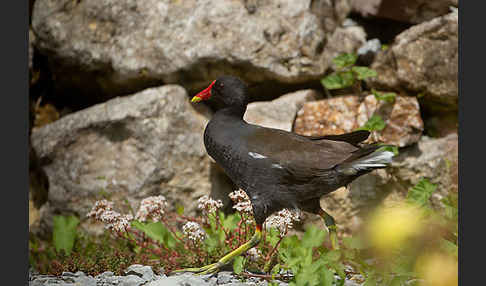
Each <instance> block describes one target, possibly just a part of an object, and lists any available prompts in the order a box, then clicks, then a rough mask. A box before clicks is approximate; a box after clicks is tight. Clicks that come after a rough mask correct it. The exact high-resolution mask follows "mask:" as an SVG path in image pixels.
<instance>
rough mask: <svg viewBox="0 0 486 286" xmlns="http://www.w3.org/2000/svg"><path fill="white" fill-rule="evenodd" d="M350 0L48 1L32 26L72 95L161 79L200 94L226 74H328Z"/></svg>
mask: <svg viewBox="0 0 486 286" xmlns="http://www.w3.org/2000/svg"><path fill="white" fill-rule="evenodd" d="M341 2H342V3H344V4H343V5H337V6H336V8H335V7H334V6H333V4H332V3H331V2H330V1H324V0H322V1H310V0H301V1H291V0H267V1H227V0H211V1H210V0H204V1H194V0H190V1H169V0H165V1H160V0H145V1H131V0H116V1H115V0H84V1H70V0H55V1H54V0H38V1H36V3H35V6H34V12H33V20H32V27H33V30H34V32H35V34H36V47H37V48H38V49H39V51H40V52H42V53H44V54H46V55H48V56H49V60H50V64H51V68H52V70H53V72H54V73H55V76H56V83H57V87H58V88H60V89H68V90H70V91H71V92H72V94H74V93H82V94H83V95H85V96H88V95H90V94H92V95H91V96H96V97H100V96H103V95H104V96H105V97H106V96H107V97H110V96H114V95H120V94H127V93H130V92H134V91H137V90H139V89H142V88H145V87H147V86H154V85H160V84H161V83H177V84H180V85H182V86H184V87H185V88H186V89H187V90H188V91H189V93H192V92H194V91H196V90H198V89H200V88H203V87H205V86H206V85H207V84H208V83H209V82H210V81H211V80H214V79H215V78H216V77H218V76H219V75H221V74H234V75H237V76H239V77H241V78H242V79H244V80H245V81H247V82H248V83H250V84H251V83H262V82H264V81H273V82H276V83H281V84H294V83H304V82H307V81H309V80H318V79H320V78H321V77H322V76H323V74H324V73H325V71H326V70H327V68H328V66H329V65H330V59H331V58H332V57H329V56H326V55H325V54H326V53H325V52H324V48H325V47H326V45H327V44H328V43H329V44H333V45H338V46H339V45H340V44H339V41H337V42H336V41H334V40H333V39H334V38H336V36H334V37H331V35H332V32H333V30H332V29H333V27H337V26H339V23H338V21H339V20H340V19H342V18H343V17H344V16H345V15H346V14H347V12H346V11H347V10H346V8H345V6H346V5H345V3H346V1H344V0H343V1H339V3H341ZM343 7H344V8H343ZM334 9H340V11H335V10H334ZM341 10H343V11H341ZM323 15H335V17H331V18H330V17H328V18H326V19H325V21H324V19H321V18H320V17H323ZM329 21H331V22H332V23H330V22H329ZM323 22H326V23H327V24H326V23H323ZM340 33H342V31H341V32H340ZM337 36H339V35H337ZM340 38H342V37H338V39H340ZM363 41H364V39H363ZM361 44H362V43H359V45H357V46H356V47H352V49H353V50H355V49H357V48H358V47H359V46H360V45H361ZM346 49H347V48H346V47H344V48H342V50H341V52H350V51H348V50H346Z"/></svg>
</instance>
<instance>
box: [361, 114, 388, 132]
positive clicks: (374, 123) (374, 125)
mask: <svg viewBox="0 0 486 286" xmlns="http://www.w3.org/2000/svg"><path fill="white" fill-rule="evenodd" d="M385 127H386V123H385V121H383V119H382V118H381V116H379V115H373V116H371V117H370V119H368V121H367V122H366V123H365V124H364V125H363V126H362V127H361V128H358V130H368V131H381V130H383V129H384V128H385Z"/></svg>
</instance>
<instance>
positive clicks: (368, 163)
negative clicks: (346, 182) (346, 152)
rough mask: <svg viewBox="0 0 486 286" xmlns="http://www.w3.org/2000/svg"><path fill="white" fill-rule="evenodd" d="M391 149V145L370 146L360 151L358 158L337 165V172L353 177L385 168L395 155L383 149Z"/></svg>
mask: <svg viewBox="0 0 486 286" xmlns="http://www.w3.org/2000/svg"><path fill="white" fill-rule="evenodd" d="M386 146H389V147H392V146H391V145H384V146H378V145H371V146H370V147H369V148H367V149H365V150H362V152H364V154H363V153H361V152H360V153H361V154H360V155H361V156H359V155H358V154H357V155H358V156H359V157H356V156H353V157H354V158H350V159H348V160H347V161H346V162H344V163H342V164H340V165H338V171H340V172H343V173H345V174H348V175H355V174H358V173H361V174H362V173H367V172H369V171H372V170H374V169H380V168H385V167H386V166H388V164H390V163H391V162H392V158H393V156H395V153H393V152H392V151H389V150H386V149H384V148H383V147H386Z"/></svg>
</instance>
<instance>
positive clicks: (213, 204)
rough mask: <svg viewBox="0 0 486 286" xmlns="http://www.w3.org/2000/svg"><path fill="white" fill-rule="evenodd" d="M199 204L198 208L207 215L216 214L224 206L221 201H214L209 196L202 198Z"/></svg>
mask: <svg viewBox="0 0 486 286" xmlns="http://www.w3.org/2000/svg"><path fill="white" fill-rule="evenodd" d="M197 202H198V203H199V204H198V205H197V208H198V209H200V210H202V211H203V212H204V213H206V214H207V213H213V212H216V210H217V209H219V208H220V207H222V206H223V202H222V201H221V200H213V199H211V198H210V197H209V196H208V195H204V196H202V197H200V198H199V200H198V201H197Z"/></svg>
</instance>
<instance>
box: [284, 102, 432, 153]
mask: <svg viewBox="0 0 486 286" xmlns="http://www.w3.org/2000/svg"><path fill="white" fill-rule="evenodd" d="M373 115H378V116H380V117H381V118H382V119H383V121H384V122H385V123H386V126H385V128H384V129H383V130H381V131H379V132H373V133H372V136H370V142H371V141H381V142H384V143H387V144H393V145H396V146H399V147H404V146H407V145H411V144H413V143H416V142H417V141H418V140H419V139H420V136H421V135H422V131H423V129H424V123H423V121H422V118H421V117H420V107H419V104H418V101H417V99H416V98H415V97H411V96H401V95H397V96H396V97H395V100H394V102H392V103H388V102H384V101H378V100H377V99H376V98H375V96H374V95H368V96H366V97H365V98H364V99H363V100H361V99H360V98H359V97H358V96H353V95H347V96H339V97H334V98H330V99H323V100H318V101H314V102H308V103H305V104H304V106H303V107H302V109H301V110H300V111H299V112H298V113H297V118H296V119H295V123H294V127H293V130H294V132H296V133H298V134H302V135H308V136H319V135H328V134H342V133H346V132H351V131H354V130H356V129H357V128H359V127H362V126H363V125H364V124H365V123H366V122H367V121H368V119H370V118H371V117H372V116H373Z"/></svg>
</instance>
